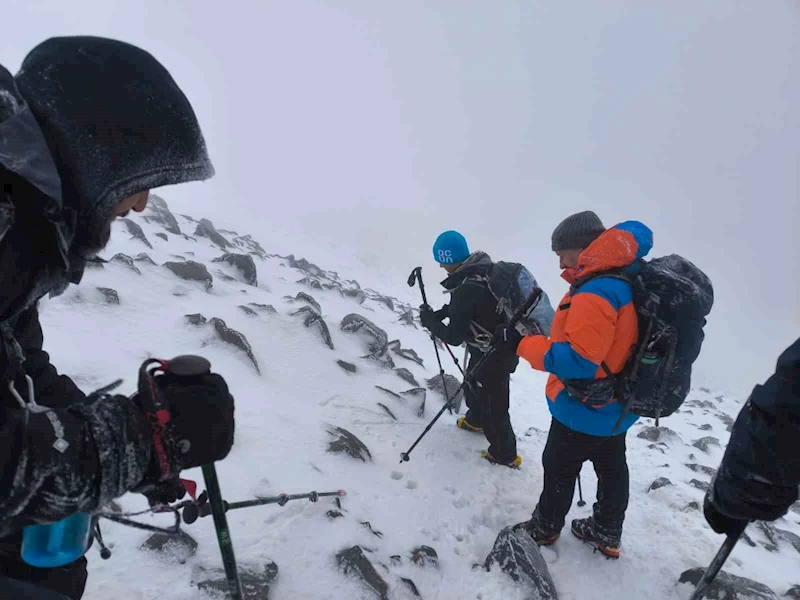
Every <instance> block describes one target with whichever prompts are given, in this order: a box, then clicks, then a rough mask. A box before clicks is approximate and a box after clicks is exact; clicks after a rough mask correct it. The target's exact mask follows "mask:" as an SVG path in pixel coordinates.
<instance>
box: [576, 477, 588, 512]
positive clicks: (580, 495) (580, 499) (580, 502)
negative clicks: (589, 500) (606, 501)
mask: <svg viewBox="0 0 800 600" xmlns="http://www.w3.org/2000/svg"><path fill="white" fill-rule="evenodd" d="M578 506H586V502H584V501H583V487H582V486H581V474H580V473H578Z"/></svg>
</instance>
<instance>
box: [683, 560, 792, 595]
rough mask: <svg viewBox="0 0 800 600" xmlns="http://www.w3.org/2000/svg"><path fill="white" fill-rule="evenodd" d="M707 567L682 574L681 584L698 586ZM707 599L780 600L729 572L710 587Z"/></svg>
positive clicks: (720, 576)
mask: <svg viewBox="0 0 800 600" xmlns="http://www.w3.org/2000/svg"><path fill="white" fill-rule="evenodd" d="M705 571H706V570H705V567H695V568H694V569H689V570H688V571H684V572H683V573H681V577H680V579H679V580H678V582H679V583H691V584H692V585H695V586H696V585H697V584H698V583H699V582H700V580H701V579H702V577H703V574H704V573H705ZM705 597H706V598H707V599H708V600H778V596H776V595H775V592H773V591H772V590H771V589H769V588H768V587H767V586H765V585H764V584H763V583H758V582H756V581H753V580H752V579H746V578H744V577H737V576H736V575H731V574H730V573H728V572H727V571H720V572H719V574H718V575H717V577H716V579H714V581H713V582H712V583H711V585H710V586H709V587H708V589H707V591H706V593H705Z"/></svg>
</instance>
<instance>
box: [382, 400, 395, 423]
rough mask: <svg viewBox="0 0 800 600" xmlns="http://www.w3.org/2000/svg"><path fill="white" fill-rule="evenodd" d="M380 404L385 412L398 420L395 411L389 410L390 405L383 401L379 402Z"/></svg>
mask: <svg viewBox="0 0 800 600" xmlns="http://www.w3.org/2000/svg"><path fill="white" fill-rule="evenodd" d="M378 406H380V407H381V408H382V409H383V412H385V413H386V414H387V415H389V416H390V417H391V418H392V420H393V421H397V417H395V416H394V413H393V412H392V411H391V410H389V407H388V406H386V405H385V404H383V403H382V402H378Z"/></svg>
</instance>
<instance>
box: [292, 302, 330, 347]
mask: <svg viewBox="0 0 800 600" xmlns="http://www.w3.org/2000/svg"><path fill="white" fill-rule="evenodd" d="M292 315H293V316H294V315H302V316H303V317H304V319H303V325H305V326H306V327H312V326H315V327H316V328H317V330H318V331H319V333H320V335H321V336H322V339H323V341H324V342H325V345H326V346H328V348H330V349H331V350H334V347H333V338H331V332H330V329H328V324H327V323H326V322H325V320H324V319H323V318H322V317H321V316H320V314H319V313H318V312H317V311H316V310H314V309H313V308H311V307H310V306H304V307H303V308H301V309H300V310H298V311H295V312H293V313H292Z"/></svg>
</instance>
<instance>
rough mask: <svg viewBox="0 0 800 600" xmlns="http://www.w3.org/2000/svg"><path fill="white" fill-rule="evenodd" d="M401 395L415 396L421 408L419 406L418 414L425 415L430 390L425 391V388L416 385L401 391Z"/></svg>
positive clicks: (419, 415)
mask: <svg viewBox="0 0 800 600" xmlns="http://www.w3.org/2000/svg"><path fill="white" fill-rule="evenodd" d="M401 395H402V396H408V397H410V398H415V399H416V400H417V402H418V403H419V408H417V416H418V417H420V418H422V417H424V416H425V400H426V398H427V396H428V392H427V391H425V388H421V387H415V388H412V389H410V390H406V391H405V392H401Z"/></svg>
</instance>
